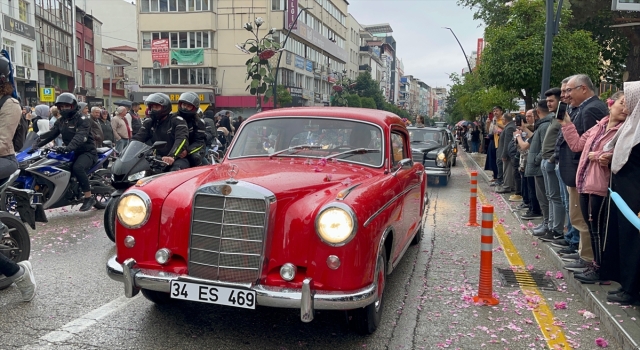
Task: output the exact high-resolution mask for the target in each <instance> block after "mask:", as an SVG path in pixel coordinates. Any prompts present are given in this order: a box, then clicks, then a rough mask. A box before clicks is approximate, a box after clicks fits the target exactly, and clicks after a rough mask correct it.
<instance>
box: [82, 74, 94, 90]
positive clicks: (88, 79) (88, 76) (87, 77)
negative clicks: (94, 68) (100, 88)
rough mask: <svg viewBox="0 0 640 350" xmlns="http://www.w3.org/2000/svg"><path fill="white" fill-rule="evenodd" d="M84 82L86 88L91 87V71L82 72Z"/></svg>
mask: <svg viewBox="0 0 640 350" xmlns="http://www.w3.org/2000/svg"><path fill="white" fill-rule="evenodd" d="M84 82H85V85H87V89H93V88H94V86H93V73H91V72H85V73H84Z"/></svg>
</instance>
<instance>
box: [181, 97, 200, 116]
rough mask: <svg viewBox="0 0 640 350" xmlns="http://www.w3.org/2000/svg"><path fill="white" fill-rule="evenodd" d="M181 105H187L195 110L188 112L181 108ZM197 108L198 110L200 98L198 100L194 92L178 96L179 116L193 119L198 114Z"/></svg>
mask: <svg viewBox="0 0 640 350" xmlns="http://www.w3.org/2000/svg"><path fill="white" fill-rule="evenodd" d="M181 103H188V104H190V105H192V106H194V107H195V109H194V110H193V111H189V110H186V109H184V108H181V107H180V104H181ZM198 108H200V98H198V95H197V94H196V93H195V92H191V91H188V92H185V93H183V94H182V95H180V98H179V99H178V111H180V115H182V116H184V117H193V116H195V115H196V114H197V113H198Z"/></svg>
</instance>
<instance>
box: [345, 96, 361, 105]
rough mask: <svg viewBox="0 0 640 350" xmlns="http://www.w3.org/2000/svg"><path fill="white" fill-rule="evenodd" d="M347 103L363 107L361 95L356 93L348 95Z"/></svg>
mask: <svg viewBox="0 0 640 350" xmlns="http://www.w3.org/2000/svg"><path fill="white" fill-rule="evenodd" d="M347 105H348V106H349V107H356V108H360V107H362V103H361V101H360V96H358V95H356V94H350V95H348V96H347Z"/></svg>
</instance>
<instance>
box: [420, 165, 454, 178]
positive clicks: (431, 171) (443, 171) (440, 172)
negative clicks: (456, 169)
mask: <svg viewBox="0 0 640 350" xmlns="http://www.w3.org/2000/svg"><path fill="white" fill-rule="evenodd" d="M424 172H425V174H427V175H436V176H449V175H450V174H451V168H438V167H424Z"/></svg>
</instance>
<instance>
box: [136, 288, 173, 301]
mask: <svg viewBox="0 0 640 350" xmlns="http://www.w3.org/2000/svg"><path fill="white" fill-rule="evenodd" d="M141 291H142V295H144V297H145V298H147V300H149V301H151V302H153V303H154V304H157V305H164V304H169V303H171V302H172V301H173V299H171V296H170V295H169V293H163V292H158V291H155V290H149V289H142V290H141Z"/></svg>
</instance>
